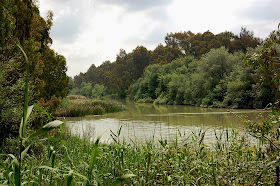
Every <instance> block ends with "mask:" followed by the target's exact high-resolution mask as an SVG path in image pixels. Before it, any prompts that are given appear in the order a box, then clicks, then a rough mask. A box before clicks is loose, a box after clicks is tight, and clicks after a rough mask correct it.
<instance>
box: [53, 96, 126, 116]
mask: <svg viewBox="0 0 280 186" xmlns="http://www.w3.org/2000/svg"><path fill="white" fill-rule="evenodd" d="M123 110H125V106H124V105H122V104H121V103H119V102H117V101H114V100H106V101H104V100H96V99H87V98H85V97H83V96H74V95H72V96H68V97H67V98H64V99H63V101H62V104H61V106H60V107H59V108H58V110H57V111H56V112H55V114H54V115H55V116H58V117H80V116H86V115H102V114H105V113H111V112H119V111H123Z"/></svg>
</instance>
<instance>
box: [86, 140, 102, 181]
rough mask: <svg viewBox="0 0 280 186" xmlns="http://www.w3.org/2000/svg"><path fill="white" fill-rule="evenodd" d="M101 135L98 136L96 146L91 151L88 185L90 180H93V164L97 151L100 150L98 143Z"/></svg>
mask: <svg viewBox="0 0 280 186" xmlns="http://www.w3.org/2000/svg"><path fill="white" fill-rule="evenodd" d="M99 140H100V137H98V138H97V140H96V142H95V144H94V147H93V149H92V151H91V158H90V164H89V171H88V181H87V185H89V180H91V175H92V171H93V166H94V164H95V162H96V156H97V152H98V143H99Z"/></svg>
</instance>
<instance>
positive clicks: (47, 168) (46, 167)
mask: <svg viewBox="0 0 280 186" xmlns="http://www.w3.org/2000/svg"><path fill="white" fill-rule="evenodd" d="M38 168H39V169H45V170H50V171H52V172H55V171H57V169H56V168H52V167H49V166H46V165H43V166H40V167H38Z"/></svg>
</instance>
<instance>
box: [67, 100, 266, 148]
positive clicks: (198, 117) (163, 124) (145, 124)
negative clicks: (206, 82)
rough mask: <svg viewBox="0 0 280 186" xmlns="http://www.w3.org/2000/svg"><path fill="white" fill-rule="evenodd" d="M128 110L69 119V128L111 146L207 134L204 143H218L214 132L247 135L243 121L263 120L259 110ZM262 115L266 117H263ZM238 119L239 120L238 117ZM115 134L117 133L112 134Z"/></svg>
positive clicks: (148, 107) (137, 105) (139, 106)
mask: <svg viewBox="0 0 280 186" xmlns="http://www.w3.org/2000/svg"><path fill="white" fill-rule="evenodd" d="M126 106H127V107H128V109H127V110H126V111H123V112H117V113H109V114H105V115H99V116H86V117H77V118H66V119H65V122H66V126H67V127H68V129H69V130H70V131H71V133H72V134H75V135H79V136H80V137H81V138H89V139H92V140H93V139H96V138H97V137H98V136H101V141H102V142H105V143H109V142H111V141H112V136H114V134H115V135H117V136H118V131H119V129H120V128H121V131H120V135H119V139H121V140H123V139H124V140H126V141H128V142H137V143H138V142H145V141H147V140H154V141H158V140H160V139H162V138H163V139H167V140H174V139H176V138H177V139H180V140H184V139H186V138H187V137H188V136H190V135H191V134H193V133H195V134H196V135H199V131H204V132H205V141H206V143H207V142H211V141H213V140H215V138H216V137H215V132H216V133H221V132H224V131H225V130H228V131H232V129H234V130H235V131H238V132H239V133H241V134H242V133H244V132H245V130H246V129H245V124H244V123H243V122H242V120H241V119H240V117H241V118H248V119H250V120H255V121H257V120H260V118H259V117H258V116H259V113H264V112H263V111H260V110H251V109H224V108H199V107H194V106H183V105H153V104H144V103H141V104H140V103H131V102H128V103H126ZM262 115H263V114H262ZM237 116H239V117H237ZM113 133H114V134H113Z"/></svg>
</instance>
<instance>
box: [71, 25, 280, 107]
mask: <svg viewBox="0 0 280 186" xmlns="http://www.w3.org/2000/svg"><path fill="white" fill-rule="evenodd" d="M271 37H273V33H272V34H271V36H270V38H271ZM266 43H267V42H264V41H263V40H262V39H260V38H257V37H255V36H254V33H253V32H252V31H248V30H247V29H246V28H241V31H240V33H239V35H235V34H233V33H232V32H229V31H225V32H222V33H220V34H217V35H215V34H213V33H211V32H210V31H206V32H204V33H203V34H201V33H197V34H194V33H192V32H191V31H187V32H178V33H169V34H167V35H166V37H165V45H162V44H159V45H158V46H157V47H156V48H155V49H154V50H153V51H149V50H147V49H146V48H145V47H144V46H138V47H136V48H135V49H134V50H133V51H132V52H131V53H128V54H127V53H126V52H125V50H123V49H121V50H120V52H119V54H117V57H116V61H115V62H110V61H105V62H104V63H103V64H102V65H100V66H98V67H96V66H95V65H94V64H93V65H92V66H91V67H90V68H89V69H88V71H87V72H86V73H80V75H78V76H75V77H74V79H72V81H71V83H72V91H71V94H80V95H84V96H87V97H98V98H100V97H103V96H106V95H111V96H114V97H117V98H130V99H131V100H134V101H138V102H153V103H158V104H185V105H197V106H202V107H232V108H264V107H266V106H267V104H268V103H271V102H273V101H274V99H275V96H276V93H277V92H278V89H277V87H276V86H275V83H274V81H272V79H271V78H273V77H271V76H269V75H267V74H268V72H266V71H265V70H264V69H261V68H254V65H250V64H249V63H247V62H246V60H245V57H247V58H250V56H251V55H253V54H257V53H258V52H260V51H261V49H262V48H263V47H265V45H267V44H266ZM274 48H275V52H276V53H279V52H280V51H279V49H280V48H279V46H278V44H275V46H274ZM247 61H248V60H247ZM264 77H270V78H264Z"/></svg>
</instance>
